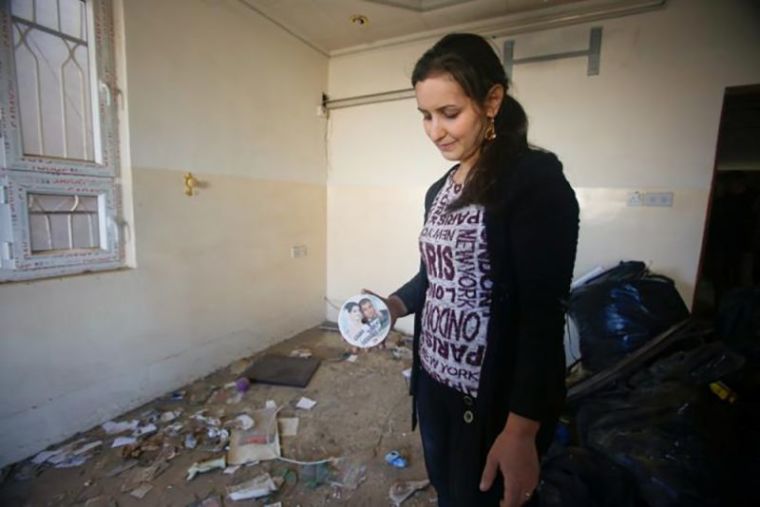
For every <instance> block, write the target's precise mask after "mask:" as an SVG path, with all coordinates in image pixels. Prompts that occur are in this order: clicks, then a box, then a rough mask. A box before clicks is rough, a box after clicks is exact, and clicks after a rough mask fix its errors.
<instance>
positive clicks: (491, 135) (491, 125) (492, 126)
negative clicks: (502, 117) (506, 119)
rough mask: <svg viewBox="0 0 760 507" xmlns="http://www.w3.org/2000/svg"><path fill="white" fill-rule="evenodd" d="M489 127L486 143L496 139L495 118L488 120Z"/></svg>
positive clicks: (487, 128)
mask: <svg viewBox="0 0 760 507" xmlns="http://www.w3.org/2000/svg"><path fill="white" fill-rule="evenodd" d="M488 121H489V123H488V127H486V135H485V139H486V141H493V140H494V139H496V125H495V121H494V119H493V117H489V118H488Z"/></svg>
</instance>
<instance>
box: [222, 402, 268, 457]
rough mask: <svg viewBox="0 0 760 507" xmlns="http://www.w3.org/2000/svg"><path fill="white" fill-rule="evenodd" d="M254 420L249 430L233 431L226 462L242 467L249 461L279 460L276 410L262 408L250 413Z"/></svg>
mask: <svg viewBox="0 0 760 507" xmlns="http://www.w3.org/2000/svg"><path fill="white" fill-rule="evenodd" d="M251 417H252V418H253V420H254V425H253V428H251V429H249V430H233V431H232V437H231V439H230V447H229V452H228V453H227V462H228V463H229V464H231V465H243V464H245V463H248V462H250V461H256V460H259V461H262V460H270V459H275V458H279V457H280V456H281V451H280V437H279V432H278V428H277V409H273V408H264V409H261V410H256V411H254V412H252V413H251Z"/></svg>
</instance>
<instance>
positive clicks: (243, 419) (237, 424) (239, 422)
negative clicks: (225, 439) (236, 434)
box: [224, 414, 255, 431]
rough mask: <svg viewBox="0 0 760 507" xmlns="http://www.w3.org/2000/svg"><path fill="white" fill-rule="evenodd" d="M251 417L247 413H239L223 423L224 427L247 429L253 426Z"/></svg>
mask: <svg viewBox="0 0 760 507" xmlns="http://www.w3.org/2000/svg"><path fill="white" fill-rule="evenodd" d="M254 424H255V423H254V421H253V418H252V417H251V416H249V415H248V414H240V415H239V416H237V417H235V418H234V419H231V420H229V421H227V422H226V423H224V426H225V427H228V428H234V429H237V430H244V431H245V430H249V429H251V428H253V425H254Z"/></svg>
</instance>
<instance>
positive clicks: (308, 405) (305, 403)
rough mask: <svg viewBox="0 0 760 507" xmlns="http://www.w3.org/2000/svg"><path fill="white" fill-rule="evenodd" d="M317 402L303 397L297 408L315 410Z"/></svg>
mask: <svg viewBox="0 0 760 507" xmlns="http://www.w3.org/2000/svg"><path fill="white" fill-rule="evenodd" d="M316 404H317V402H316V401H314V400H312V399H310V398H307V397H306V396H302V397H301V399H300V400H298V403H296V408H302V409H304V410H311V409H312V408H314V405H316Z"/></svg>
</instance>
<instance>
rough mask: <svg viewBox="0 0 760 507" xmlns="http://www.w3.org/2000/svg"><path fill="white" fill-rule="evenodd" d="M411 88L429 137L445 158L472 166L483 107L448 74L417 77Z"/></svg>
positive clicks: (482, 122)
mask: <svg viewBox="0 0 760 507" xmlns="http://www.w3.org/2000/svg"><path fill="white" fill-rule="evenodd" d="M414 91H415V94H416V96H417V108H418V109H419V110H420V112H421V113H422V125H423V127H424V128H425V133H426V134H427V136H428V137H429V138H430V140H431V141H433V143H434V144H435V145H436V146H437V147H438V149H439V150H440V151H441V154H442V155H443V157H444V158H445V159H446V160H452V161H457V160H458V161H460V162H461V164H462V165H463V166H465V167H472V164H474V163H475V161H476V160H477V158H478V156H479V154H480V145H481V143H482V142H483V137H484V134H485V129H486V127H487V120H486V118H485V113H484V112H483V110H482V109H481V108H480V107H478V104H477V103H476V102H475V101H474V100H472V99H471V98H470V97H468V96H467V95H466V94H465V93H464V90H463V89H462V87H461V86H460V85H459V83H457V82H456V81H455V80H454V78H452V77H451V75H449V74H438V75H434V76H431V77H428V78H427V79H425V80H423V81H419V82H417V84H416V85H415V87H414Z"/></svg>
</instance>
